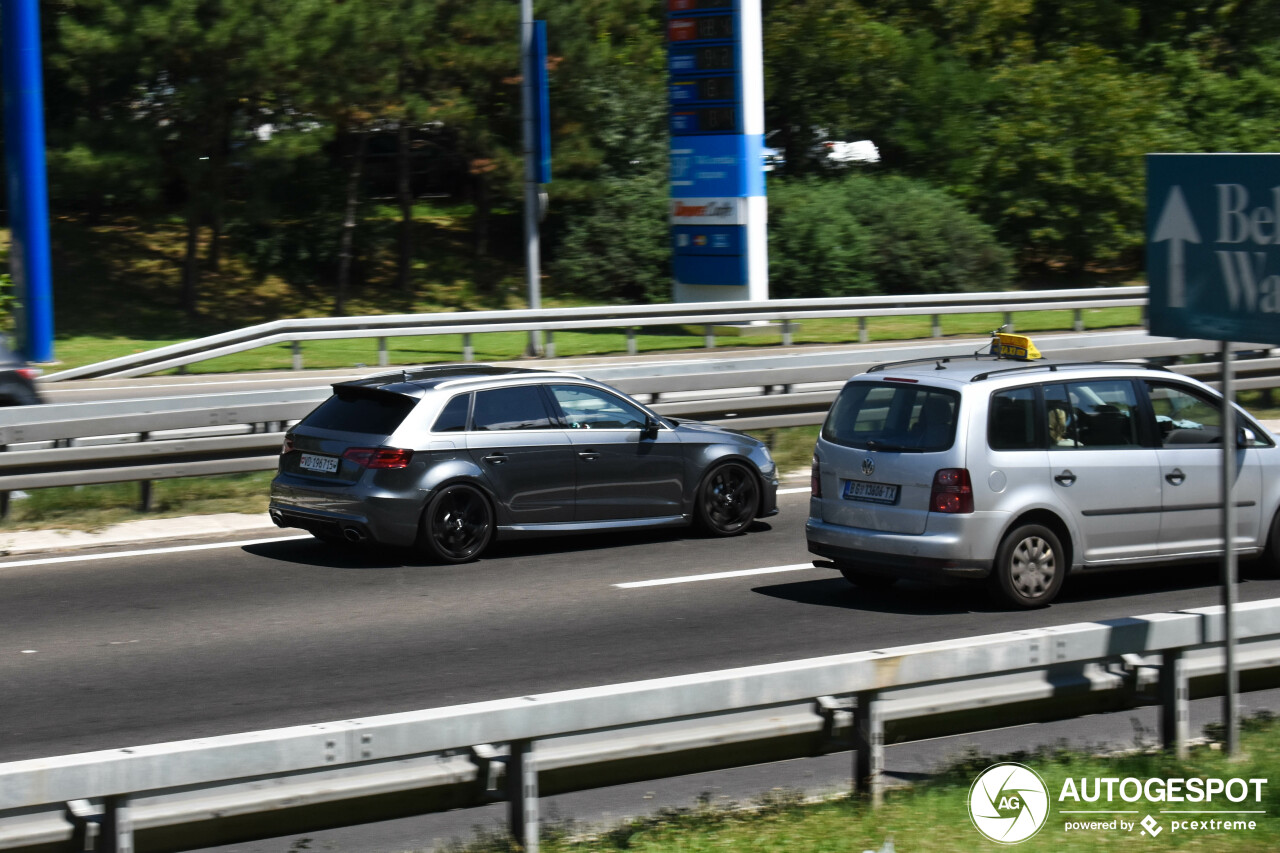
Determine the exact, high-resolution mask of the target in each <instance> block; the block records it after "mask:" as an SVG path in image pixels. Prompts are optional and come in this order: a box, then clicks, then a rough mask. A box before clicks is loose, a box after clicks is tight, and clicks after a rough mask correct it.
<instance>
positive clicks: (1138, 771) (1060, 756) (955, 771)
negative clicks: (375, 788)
mask: <svg viewBox="0 0 1280 853" xmlns="http://www.w3.org/2000/svg"><path fill="white" fill-rule="evenodd" d="M1241 743H1242V747H1243V749H1242V757H1240V758H1239V759H1238V760H1229V759H1227V758H1226V757H1225V756H1223V755H1222V753H1221V752H1220V751H1218V750H1216V749H1213V748H1210V747H1208V746H1205V747H1198V748H1196V749H1194V750H1193V751H1192V753H1191V755H1190V756H1189V757H1188V758H1187V759H1185V760H1179V759H1177V758H1175V757H1173V756H1172V755H1170V754H1166V753H1162V752H1143V753H1138V754H1128V755H1121V756H1113V757H1098V756H1094V755H1090V754H1088V753H1084V752H1078V751H1068V750H1064V749H1049V750H1043V751H1040V752H1038V753H1035V754H1032V755H1026V754H1018V755H1010V756H1000V757H992V756H982V755H976V754H970V755H967V756H964V757H963V758H962V759H960V760H958V761H956V762H955V763H953V764H952V765H950V766H949V767H947V768H946V769H944V770H943V771H942V772H940V773H939V774H938V775H937V776H935V777H934V778H932V779H930V780H929V781H926V782H922V783H917V784H916V785H915V786H914V787H912V788H909V789H901V790H891V791H889V793H888V795H887V798H886V803H885V805H884V806H883V807H882V808H880V809H874V810H873V809H871V808H870V807H869V806H867V805H866V804H865V803H862V802H859V801H856V800H851V799H849V798H847V797H842V798H840V799H836V800H829V801H826V802H821V803H816V804H809V803H804V802H802V801H801V800H800V798H799V797H798V796H796V795H794V794H791V795H788V794H787V793H786V792H773V793H772V794H770V795H767V796H766V797H765V798H764V799H763V800H762V801H761V802H760V803H757V804H756V805H755V806H754V807H752V808H746V809H736V810H734V809H712V808H708V807H698V808H692V809H688V810H680V811H668V812H666V813H663V814H661V815H659V816H657V817H655V818H646V819H642V820H636V821H632V822H630V823H627V824H624V825H621V826H617V827H614V828H612V829H609V830H606V831H603V832H597V833H595V834H593V835H590V836H588V837H582V836H581V835H580V832H579V828H577V827H574V826H572V825H569V826H558V827H554V828H552V829H551V831H550V832H548V833H547V837H546V839H545V840H544V841H543V844H542V849H543V851H545V853H587V851H592V853H596V852H597V851H598V853H611V851H623V850H625V851H631V853H723V851H726V850H736V851H750V853H861V851H864V850H872V851H879V850H880V849H881V848H882V845H884V843H885V841H886V840H887V839H892V840H893V845H894V849H895V850H896V851H899V853H922V851H929V853H973V851H987V850H996V849H1000V848H1001V845H998V844H995V843H993V842H989V841H987V840H986V839H985V838H983V837H982V836H981V835H979V834H978V832H977V831H976V830H975V829H974V828H973V826H972V824H971V822H970V818H969V814H968V810H967V807H966V801H967V798H968V794H969V787H970V785H971V784H972V782H973V779H974V778H975V777H976V776H977V775H978V774H979V773H980V772H981V771H982V770H983V769H985V768H986V767H988V766H990V765H991V764H994V763H996V762H997V761H1002V760H1004V761H1018V762H1020V763H1023V764H1027V765H1028V766H1030V767H1032V768H1033V769H1034V770H1036V772H1038V773H1039V774H1040V776H1041V777H1042V778H1043V779H1044V781H1045V783H1046V784H1047V786H1048V789H1049V792H1050V799H1051V801H1053V805H1052V809H1051V813H1050V817H1049V819H1048V822H1047V823H1046V824H1045V825H1044V827H1043V828H1042V829H1041V830H1040V832H1039V833H1038V834H1037V835H1035V836H1033V837H1032V838H1030V839H1029V840H1027V841H1025V842H1023V843H1021V844H1018V845H1017V846H1016V848H1015V849H1017V850H1019V851H1025V853H1092V851H1095V850H1121V851H1123V850H1133V851H1135V853H1136V851H1142V853H1151V851H1162V850H1178V851H1184V850H1185V851H1210V853H1264V851H1266V853H1272V851H1274V850H1275V849H1276V838H1277V830H1278V829H1280V784H1277V782H1280V780H1276V779H1275V778H1274V777H1275V769H1276V768H1277V767H1280V725H1277V723H1276V721H1275V720H1274V719H1273V718H1271V717H1270V716H1262V717H1259V718H1255V719H1252V720H1247V721H1246V722H1245V725H1244V726H1243V736H1242V739H1241ZM1068 777H1071V778H1074V779H1076V780H1079V779H1081V778H1088V779H1090V780H1092V779H1094V778H1097V777H1117V778H1126V777H1136V778H1139V779H1147V778H1161V779H1172V778H1192V777H1200V778H1207V777H1219V778H1233V777H1239V778H1244V779H1249V778H1261V779H1268V780H1269V782H1268V784H1267V785H1266V786H1265V787H1264V788H1263V802H1262V803H1261V804H1259V805H1254V804H1253V803H1252V801H1251V800H1250V801H1247V802H1248V805H1239V806H1234V807H1235V808H1249V809H1265V810H1266V814H1264V815H1229V816H1227V815H1223V816H1221V817H1230V818H1233V819H1239V818H1244V819H1250V818H1252V819H1254V820H1256V822H1257V828H1256V829H1254V830H1252V831H1249V830H1245V831H1240V832H1233V833H1226V834H1221V833H1215V834H1200V833H1191V832H1181V833H1179V832H1174V831H1172V830H1171V829H1170V828H1168V823H1169V820H1170V816H1162V815H1160V814H1159V809H1160V808H1161V805H1160V804H1158V803H1150V804H1148V803H1146V802H1145V801H1139V802H1138V803H1136V804H1133V805H1129V804H1120V805H1119V806H1118V807H1120V808H1125V809H1133V808H1138V809H1140V810H1141V811H1140V813H1139V814H1136V815H1125V817H1126V819H1128V820H1135V819H1136V820H1141V819H1142V817H1144V816H1145V815H1146V814H1153V816H1154V817H1155V818H1156V819H1157V820H1159V821H1160V822H1161V823H1162V824H1163V825H1164V826H1165V827H1166V828H1165V829H1164V830H1163V831H1162V832H1161V833H1160V834H1159V835H1158V836H1157V837H1155V838H1152V837H1149V836H1146V835H1143V834H1141V830H1140V829H1135V830H1134V831H1132V832H1119V831H1114V832H1113V831H1076V832H1067V831H1065V830H1064V828H1063V827H1064V822H1065V821H1067V820H1075V819H1077V818H1075V817H1074V816H1066V815H1061V814H1059V811H1060V808H1061V807H1060V806H1058V804H1057V802H1056V800H1057V795H1058V792H1059V791H1061V790H1062V786H1063V783H1064V781H1065V780H1066V779H1067V778H1068ZM1219 799H1220V800H1221V798H1219ZM1224 802H1225V801H1224ZM1210 805H1211V806H1212V807H1216V808H1218V809H1223V808H1232V807H1233V806H1231V805H1230V804H1225V805H1224V804H1220V803H1212V804H1210ZM1193 807H1195V806H1187V808H1193ZM1179 817H1186V818H1187V819H1192V818H1201V819H1203V818H1205V817H1212V816H1203V815H1199V816H1179ZM1100 819H1101V818H1100ZM1107 819H1108V820H1109V819H1110V818H1107ZM514 849H516V848H515V847H514V846H513V845H512V844H511V842H510V841H509V840H507V839H504V838H502V837H499V836H494V835H490V836H488V837H481V838H479V839H478V840H476V841H474V842H472V843H470V844H466V845H460V846H457V847H455V848H454V853H494V851H511V850H514Z"/></svg>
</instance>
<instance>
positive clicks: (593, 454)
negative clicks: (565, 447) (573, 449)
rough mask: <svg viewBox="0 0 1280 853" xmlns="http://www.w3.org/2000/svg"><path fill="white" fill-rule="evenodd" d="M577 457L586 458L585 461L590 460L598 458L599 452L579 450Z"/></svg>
mask: <svg viewBox="0 0 1280 853" xmlns="http://www.w3.org/2000/svg"><path fill="white" fill-rule="evenodd" d="M578 458H579V459H586V460H587V461H590V460H592V459H599V458H600V453H599V452H598V451H595V450H580V451H578Z"/></svg>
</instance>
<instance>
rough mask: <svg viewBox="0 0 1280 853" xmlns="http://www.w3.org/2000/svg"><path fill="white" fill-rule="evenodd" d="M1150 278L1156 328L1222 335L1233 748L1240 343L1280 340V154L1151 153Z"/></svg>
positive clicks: (1235, 734)
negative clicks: (1234, 347) (1234, 344)
mask: <svg viewBox="0 0 1280 853" xmlns="http://www.w3.org/2000/svg"><path fill="white" fill-rule="evenodd" d="M1147 283H1148V293H1149V300H1150V303H1149V317H1150V327H1151V332H1152V333H1153V334H1158V335H1168V336H1171V337H1183V338H1205V339H1207V340H1216V341H1221V342H1222V396H1223V400H1224V405H1223V408H1222V542H1223V553H1222V606H1223V610H1224V613H1223V630H1224V637H1223V652H1224V656H1225V664H1226V677H1227V684H1226V693H1225V696H1224V699H1223V723H1224V726H1225V731H1226V744H1225V747H1226V751H1227V753H1228V754H1233V753H1235V752H1236V751H1237V749H1238V748H1239V716H1240V710H1239V700H1238V695H1237V694H1238V690H1239V679H1238V675H1237V672H1236V666H1235V648H1234V647H1235V615H1234V612H1233V611H1234V609H1235V603H1236V552H1235V547H1234V542H1233V539H1234V534H1235V527H1236V522H1235V516H1236V512H1235V511H1236V505H1235V501H1234V499H1233V497H1232V488H1233V486H1234V484H1235V479H1236V456H1237V452H1238V451H1237V447H1236V440H1237V436H1236V429H1235V413H1234V412H1233V410H1232V408H1231V406H1232V405H1233V403H1234V400H1233V398H1234V396H1235V389H1234V382H1233V367H1232V363H1231V341H1249V342H1258V343H1265V344H1273V345H1280V154H1149V155H1147ZM1269 522H1270V519H1264V523H1269Z"/></svg>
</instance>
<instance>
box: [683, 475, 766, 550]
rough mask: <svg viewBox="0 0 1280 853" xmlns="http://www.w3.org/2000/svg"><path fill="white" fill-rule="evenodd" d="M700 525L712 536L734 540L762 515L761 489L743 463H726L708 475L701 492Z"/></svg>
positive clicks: (700, 489) (699, 497)
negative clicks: (757, 516) (730, 537)
mask: <svg viewBox="0 0 1280 853" xmlns="http://www.w3.org/2000/svg"><path fill="white" fill-rule="evenodd" d="M697 509H698V522H699V523H700V524H701V525H702V527H703V528H704V529H705V530H706V531H707V532H708V533H710V534H711V535H713V536H735V535H737V534H739V533H742V532H743V531H744V530H746V529H747V526H748V525H750V524H751V522H752V520H753V519H754V518H755V517H756V513H758V512H759V511H760V486H759V484H758V483H757V482H756V476H755V474H754V473H752V471H751V469H750V468H748V467H747V466H746V465H744V464H742V463H741V462H725V463H724V464H722V465H717V466H716V467H715V468H713V469H712V470H711V472H710V473H709V474H707V476H706V479H704V480H703V481H702V486H701V487H700V488H699V489H698V507H697Z"/></svg>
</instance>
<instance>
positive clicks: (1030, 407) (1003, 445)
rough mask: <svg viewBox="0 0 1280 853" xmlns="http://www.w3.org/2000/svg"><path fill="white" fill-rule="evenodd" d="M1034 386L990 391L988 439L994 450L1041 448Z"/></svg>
mask: <svg viewBox="0 0 1280 853" xmlns="http://www.w3.org/2000/svg"><path fill="white" fill-rule="evenodd" d="M1036 432H1037V430H1036V390H1035V388H1011V389H1010V390H1008V391H998V392H996V393H995V394H992V395H991V408H990V410H989V411H988V412H987V443H988V444H990V445H991V449H992V450H1038V449H1040V447H1041V441H1040V438H1039V436H1038V435H1037V434H1036Z"/></svg>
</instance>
